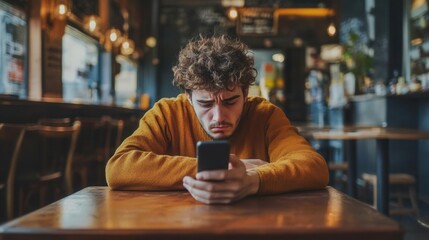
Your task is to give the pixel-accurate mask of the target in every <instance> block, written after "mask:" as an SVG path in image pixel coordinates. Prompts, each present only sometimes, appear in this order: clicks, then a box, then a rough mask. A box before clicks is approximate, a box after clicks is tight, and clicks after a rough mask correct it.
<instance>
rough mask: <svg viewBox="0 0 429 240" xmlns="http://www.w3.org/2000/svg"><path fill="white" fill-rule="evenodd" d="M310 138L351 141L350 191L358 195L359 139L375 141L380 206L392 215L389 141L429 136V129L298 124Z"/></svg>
mask: <svg viewBox="0 0 429 240" xmlns="http://www.w3.org/2000/svg"><path fill="white" fill-rule="evenodd" d="M298 130H299V131H300V132H301V134H302V135H303V136H305V137H307V138H309V137H310V138H314V139H320V140H346V141H347V142H348V143H349V153H348V157H347V161H348V165H349V166H348V189H349V194H350V195H351V196H353V197H356V178H357V177H356V140H361V139H375V140H376V151H377V152H376V157H377V161H376V174H377V179H378V181H377V189H378V190H377V209H378V210H379V211H381V212H382V213H384V214H389V147H388V141H389V140H418V139H429V132H423V131H420V130H416V129H402V128H383V127H371V126H347V127H344V128H330V127H321V128H318V127H314V126H312V127H305V126H302V127H298Z"/></svg>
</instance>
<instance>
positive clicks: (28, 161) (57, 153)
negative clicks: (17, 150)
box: [20, 121, 81, 193]
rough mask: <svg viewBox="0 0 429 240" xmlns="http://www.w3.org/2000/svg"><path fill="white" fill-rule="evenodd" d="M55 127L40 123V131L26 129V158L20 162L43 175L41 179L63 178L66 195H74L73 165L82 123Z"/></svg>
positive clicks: (26, 167) (31, 170)
mask: <svg viewBox="0 0 429 240" xmlns="http://www.w3.org/2000/svg"><path fill="white" fill-rule="evenodd" d="M55 125H56V124H53V125H52V124H50V125H43V124H42V123H39V124H38V126H37V128H27V129H26V136H25V140H26V141H25V146H24V147H26V149H25V156H23V157H22V158H21V159H20V166H22V168H23V169H26V171H27V172H34V173H35V174H36V175H38V176H40V178H39V179H43V178H44V177H46V176H54V175H55V174H57V176H58V177H62V178H63V179H64V187H65V192H66V193H71V192H72V189H73V188H72V172H71V166H72V163H73V158H74V153H75V149H76V143H77V139H78V135H79V131H80V126H81V123H80V121H74V122H73V124H72V125H71V126H55Z"/></svg>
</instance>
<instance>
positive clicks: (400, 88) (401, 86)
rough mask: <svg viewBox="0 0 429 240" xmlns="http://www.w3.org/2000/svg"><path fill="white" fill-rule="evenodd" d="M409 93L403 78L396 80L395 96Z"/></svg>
mask: <svg viewBox="0 0 429 240" xmlns="http://www.w3.org/2000/svg"><path fill="white" fill-rule="evenodd" d="M408 91H409V88H408V85H407V83H406V82H405V78H404V77H402V76H401V77H399V78H398V84H396V94H407V93H408Z"/></svg>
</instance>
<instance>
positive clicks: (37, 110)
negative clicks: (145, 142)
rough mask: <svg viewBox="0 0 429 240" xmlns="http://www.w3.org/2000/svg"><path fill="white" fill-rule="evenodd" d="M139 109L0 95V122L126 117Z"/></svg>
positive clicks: (137, 115)
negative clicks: (105, 116)
mask: <svg viewBox="0 0 429 240" xmlns="http://www.w3.org/2000/svg"><path fill="white" fill-rule="evenodd" d="M143 114H144V111H143V110H141V109H133V108H124V107H118V106H112V105H102V104H84V103H66V102H54V101H39V100H24V99H16V98H12V97H9V98H8V97H6V98H5V97H0V122H3V123H33V122H37V121H38V120H39V119H41V118H67V117H69V118H74V117H101V116H104V115H107V116H110V117H112V118H120V119H127V118H130V117H137V118H138V119H139V118H140V117H141V116H143Z"/></svg>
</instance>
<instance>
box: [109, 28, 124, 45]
mask: <svg viewBox="0 0 429 240" xmlns="http://www.w3.org/2000/svg"><path fill="white" fill-rule="evenodd" d="M120 37H121V32H120V31H119V30H118V29H116V28H111V29H110V30H108V31H107V38H108V39H109V41H110V42H112V43H116V42H118V40H119V38H120Z"/></svg>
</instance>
